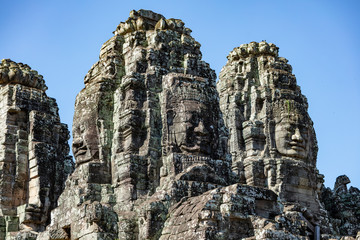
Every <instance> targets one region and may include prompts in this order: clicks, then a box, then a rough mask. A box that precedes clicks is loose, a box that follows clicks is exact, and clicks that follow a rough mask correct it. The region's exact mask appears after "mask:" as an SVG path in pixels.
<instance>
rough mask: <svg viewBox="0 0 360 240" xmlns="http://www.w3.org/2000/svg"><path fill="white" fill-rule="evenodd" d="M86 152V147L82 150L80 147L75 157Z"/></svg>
mask: <svg viewBox="0 0 360 240" xmlns="http://www.w3.org/2000/svg"><path fill="white" fill-rule="evenodd" d="M86 152H87V150H86V149H82V150H81V149H79V150H78V151H77V152H76V153H75V154H74V157H78V156H80V155H85V154H86Z"/></svg>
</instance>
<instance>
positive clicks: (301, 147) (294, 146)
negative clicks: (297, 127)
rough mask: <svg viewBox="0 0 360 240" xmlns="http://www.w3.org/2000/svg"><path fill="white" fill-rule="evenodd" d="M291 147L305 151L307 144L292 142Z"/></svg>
mask: <svg viewBox="0 0 360 240" xmlns="http://www.w3.org/2000/svg"><path fill="white" fill-rule="evenodd" d="M290 146H291V149H293V150H297V151H305V144H301V143H298V142H290Z"/></svg>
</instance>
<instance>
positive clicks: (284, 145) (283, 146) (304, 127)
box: [275, 117, 310, 159]
mask: <svg viewBox="0 0 360 240" xmlns="http://www.w3.org/2000/svg"><path fill="white" fill-rule="evenodd" d="M309 135H310V127H309V124H306V123H303V122H302V121H300V120H298V119H293V118H290V117H283V118H282V119H281V120H280V121H277V122H276V125H275V142H276V147H277V150H278V151H279V153H280V154H282V155H284V156H288V157H294V158H299V159H306V158H307V157H308V155H309V149H310V147H309V146H310V144H309Z"/></svg>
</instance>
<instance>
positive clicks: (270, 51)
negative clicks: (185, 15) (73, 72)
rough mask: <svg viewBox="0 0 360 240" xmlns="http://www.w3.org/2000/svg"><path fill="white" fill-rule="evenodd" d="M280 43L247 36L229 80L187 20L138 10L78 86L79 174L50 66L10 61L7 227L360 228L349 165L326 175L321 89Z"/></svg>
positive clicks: (111, 235) (291, 232)
mask: <svg viewBox="0 0 360 240" xmlns="http://www.w3.org/2000/svg"><path fill="white" fill-rule="evenodd" d="M278 50H279V49H278V47H276V46H275V45H274V44H271V43H267V42H265V41H263V42H260V43H256V42H251V43H249V44H243V45H241V46H240V47H237V48H235V49H234V50H233V51H231V52H230V54H229V56H228V62H227V63H226V65H225V66H224V68H223V69H222V71H221V73H220V77H219V78H220V80H219V81H218V83H216V75H215V72H214V71H213V70H212V69H211V68H210V66H209V64H208V63H206V62H204V61H203V60H202V54H201V51H200V44H199V43H198V42H197V41H196V40H195V39H194V38H193V37H191V30H190V29H188V28H186V27H185V25H184V23H183V22H182V21H181V20H179V19H172V18H170V19H166V18H165V17H164V16H162V15H160V14H157V13H154V12H152V11H148V10H138V11H135V10H133V11H131V12H130V17H129V19H127V20H126V21H125V22H122V23H120V24H119V25H118V27H117V28H116V29H115V31H114V36H113V37H112V38H110V39H109V40H108V41H107V42H105V43H104V44H103V46H102V48H101V50H100V56H99V61H98V62H96V63H95V64H94V65H93V66H92V67H91V69H90V70H89V72H88V74H87V75H86V76H85V79H84V84H85V87H84V89H83V90H81V92H80V93H79V94H78V95H77V97H76V102H75V113H74V122H73V130H72V133H73V145H72V150H73V154H74V157H75V170H74V172H73V173H72V174H71V175H70V176H69V177H68V178H67V180H66V182H65V184H63V183H64V180H65V178H66V177H67V174H68V173H69V172H70V171H71V170H72V168H71V161H70V162H69V160H70V158H69V157H68V156H67V145H66V144H65V143H66V140H67V139H68V137H67V134H68V132H67V130H66V127H65V126H64V125H61V124H60V122H59V117H58V115H57V107H56V104H55V101H54V100H50V99H49V98H47V97H46V95H45V90H46V86H45V84H44V81H43V80H42V77H41V76H39V75H38V74H37V73H35V72H33V71H32V70H30V69H29V68H28V67H27V66H26V65H21V64H17V65H16V64H15V63H12V62H10V61H5V63H3V65H2V66H1V67H2V68H1V69H0V70H1V71H0V72H1V74H2V75H0V77H1V78H0V83H1V84H2V85H1V88H3V89H4V90H2V91H3V93H4V94H3V95H1V96H3V98H4V99H5V100H1V101H0V102H1V103H2V104H3V107H2V108H1V111H2V112H3V114H2V115H1V116H3V117H1V118H3V120H1V119H0V122H1V121H2V122H4V123H3V124H4V125H5V126H10V125H11V128H9V127H8V128H9V129H16V131H17V132H16V134H18V135H16V137H14V136H12V135H11V134H14V133H13V132H14V131H13V130H11V131H12V132H10V130H6V131H5V130H4V132H3V133H1V135H0V138H1V137H2V138H3V139H5V140H4V141H2V142H4V144H3V145H2V146H3V148H4V151H2V152H4V153H11V155H9V156H11V157H9V156H7V157H4V158H3V159H6V161H5V160H4V163H3V165H2V166H3V167H2V168H3V170H2V172H1V173H3V172H4V174H3V175H1V177H2V179H1V181H0V184H2V185H0V190H2V192H0V193H1V194H0V196H1V202H0V204H1V205H0V206H1V210H2V212H3V213H4V212H6V214H4V217H3V219H4V220H2V218H0V227H1V228H0V229H5V230H4V233H3V235H2V237H3V238H4V239H5V234H7V236H8V237H7V239H13V238H11V237H12V235H13V236H14V237H15V236H16V237H17V238H16V239H39V240H69V239H74V240H75V239H76V240H90V239H91V240H92V239H99V240H100V239H103V240H105V239H106V240H113V239H129V240H130V239H148V240H150V239H161V240H172V239H247V240H250V239H264V240H265V239H344V240H345V239H355V238H356V236H357V238H360V232H359V231H360V206H359V200H360V191H359V190H358V189H357V188H354V187H351V188H350V189H348V188H347V186H346V184H348V183H349V182H350V180H349V179H348V178H347V177H346V176H340V177H339V178H338V179H337V182H336V184H335V187H334V189H333V190H331V189H328V188H325V187H324V185H323V175H321V174H319V171H318V170H317V169H316V157H317V150H318V147H317V140H316V135H315V131H314V128H313V123H312V121H311V118H310V116H309V114H308V112H307V108H308V103H307V99H306V97H305V96H304V95H302V93H301V90H300V87H299V86H298V85H297V83H296V78H295V76H294V75H293V74H292V67H291V65H290V64H288V61H287V60H286V59H285V58H282V57H279V55H278ZM11 64H12V65H11ZM14 64H15V65H16V66H18V67H17V70H14V69H15V67H14ZM27 74H30V76H28V75H27ZM15 86H17V87H16V88H15ZM10 88H11V90H9V89H10ZM13 89H21V91H23V92H25V93H26V94H25V93H24V94H23V93H22V92H21V91H20V90H18V92H19V94H20V95H21V94H22V95H21V96H22V97H18V98H16V97H13V96H18V95H16V94H15V95H14V92H15V93H17V92H16V91H15V90H13ZM28 89H29V90H28ZM29 91H32V92H31V93H28V92H29ZM20 92H21V93H20ZM25 95H26V97H25ZM14 99H19V100H18V103H17V102H16V101H15V102H16V103H17V104H15V105H14V104H13V103H12V102H13V101H14ZM23 99H25V100H23ZM32 99H36V100H37V101H35V102H33V101H32ZM10 100H11V101H10ZM30 100H31V101H30ZM40 100H41V101H40ZM8 102H9V103H11V104H8ZM50 103H51V104H50ZM26 104H27V105H26ZM37 104H38V105H39V104H40V105H41V108H40V107H38V105H37ZM14 106H15V107H14ZM30 106H31V107H30ZM22 109H26V110H22ZM29 109H31V110H29ZM39 109H41V111H40V110H39ZM44 109H45V110H44ZM35 110H36V111H35ZM39 111H40V113H38V112H39ZM23 112H24V113H23ZM16 114H17V115H16ZM9 116H10V117H9ZM7 119H9V120H7ZM14 122H15V123H14ZM13 125H14V126H15V127H18V128H13ZM25 126H28V128H26V130H24V132H21V131H20V130H23V129H22V128H24V127H25ZM33 126H36V127H33ZM8 128H4V129H8ZM19 129H20V130H19ZM53 129H55V130H53ZM57 129H60V130H61V131H60V130H59V131H57ZM7 131H9V132H7ZM25 132H26V133H27V135H26V134H25ZM10 133H11V134H10ZM10 135H11V137H8V136H10ZM24 136H25V137H24ZM14 139H15V140H14ZM11 144H12V145H11ZM8 145H11V146H8ZM38 145H39V146H38ZM24 146H25V147H24ZM26 146H27V147H26ZM35 146H37V147H38V148H39V149H40V150H39V151H38V152H37V151H36V149H37V148H36V147H35ZM8 149H10V150H11V151H10V150H8ZM33 149H35V151H32V150H33ZM21 154H23V155H26V156H22V155H21ZM33 158H35V159H37V160H36V162H34V164H35V165H33V162H32V159H33ZM1 159H2V158H0V160H1ZM7 161H12V163H11V164H12V165H5V162H7ZM9 166H15V167H12V168H11V171H10V170H9V171H8V172H6V171H5V170H6V169H7V168H9ZM34 166H36V169H35V167H34ZM14 169H15V170H14ZM38 169H39V170H38ZM41 169H42V170H41ZM35 171H38V172H36V174H37V175H36V174H35ZM27 174H28V175H27ZM54 176H56V177H55V179H56V181H55V182H54V181H53V180H54V179H53V177H54ZM8 179H10V180H8ZM33 179H35V180H36V181H37V182H35V183H33V182H32V181H33ZM38 182H40V184H38V185H37V183H38ZM30 183H31V184H30ZM42 183H44V184H45V183H47V184H48V185H46V186H45V185H42ZM6 184H8V185H9V184H12V186H15V188H12V189H14V193H13V192H8V189H11V188H9V187H7V185H6ZM27 184H28V185H27ZM64 185H65V186H64ZM28 189H29V190H28ZM30 190H31V191H30ZM27 192H29V194H28V195H27V194H26V193H27ZM59 195H60V196H59ZM56 200H57V201H56ZM34 202H35V203H34ZM34 204H35V205H34ZM36 204H37V205H36ZM24 206H25V207H24ZM27 206H31V207H32V208H31V209H35V210H36V211H30V210H29V208H28V207H27ZM33 206H35V207H33ZM38 209H40V210H38ZM51 209H53V210H52V211H51V219H49V218H48V213H49V211H50V210H51ZM39 211H40V212H41V214H37V215H36V214H35V215H34V212H36V213H39ZM23 212H25V213H26V214H25V215H24V214H23ZM28 213H29V214H28ZM23 216H25V217H23ZM35 216H38V217H39V216H40V217H41V221H36V220H34V219H35ZM9 219H10V220H9ZM24 219H25V221H24ZM1 224H3V225H1ZM2 226H5V227H2ZM45 226H46V229H45ZM12 227H14V229H15V230H11V231H10V230H9V229H11V228H12ZM26 229H28V231H25V230H26ZM19 230H20V232H19ZM10 232H14V233H13V234H12V233H10Z"/></svg>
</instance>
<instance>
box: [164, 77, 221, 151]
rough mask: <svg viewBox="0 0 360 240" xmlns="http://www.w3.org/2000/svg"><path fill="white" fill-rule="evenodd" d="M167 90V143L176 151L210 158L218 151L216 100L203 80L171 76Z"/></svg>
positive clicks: (166, 86)
mask: <svg viewBox="0 0 360 240" xmlns="http://www.w3.org/2000/svg"><path fill="white" fill-rule="evenodd" d="M166 80H167V81H166V83H165V84H166V85H165V87H164V88H165V89H167V90H166V92H167V94H166V99H165V101H166V108H167V129H168V133H167V135H168V137H167V139H168V144H169V145H170V146H171V148H172V150H171V151H174V152H178V153H183V154H191V155H202V156H210V155H211V154H213V152H215V151H216V148H217V145H218V142H217V137H216V133H215V132H216V127H217V121H216V117H215V116H214V114H213V113H212V111H213V110H214V109H212V108H213V105H212V104H211V103H212V102H213V101H212V100H211V97H213V96H212V95H211V94H210V93H209V92H206V91H204V87H203V86H202V84H203V82H202V81H204V80H203V79H196V81H195V80H194V79H191V78H187V77H185V76H181V77H178V76H175V77H174V76H169V77H168V78H167V79H166Z"/></svg>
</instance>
